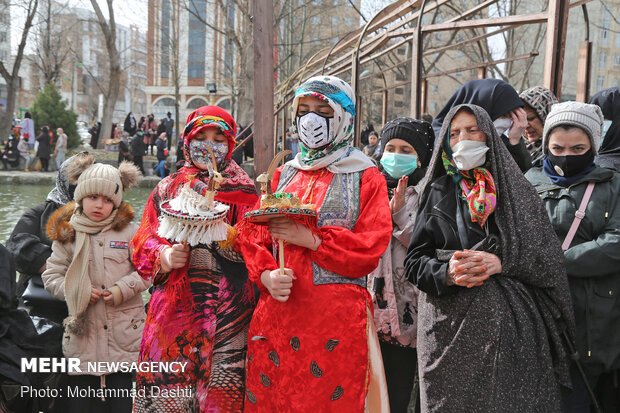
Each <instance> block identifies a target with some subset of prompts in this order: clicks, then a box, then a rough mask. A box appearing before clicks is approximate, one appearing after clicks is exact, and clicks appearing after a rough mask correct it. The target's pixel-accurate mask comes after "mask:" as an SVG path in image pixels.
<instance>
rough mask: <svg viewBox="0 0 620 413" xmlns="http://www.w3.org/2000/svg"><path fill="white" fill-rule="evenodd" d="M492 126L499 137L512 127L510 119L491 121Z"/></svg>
mask: <svg viewBox="0 0 620 413" xmlns="http://www.w3.org/2000/svg"><path fill="white" fill-rule="evenodd" d="M493 125H495V130H496V131H497V133H498V134H499V135H502V134H503V133H504V132H506V131H507V130H508V129H510V127H511V126H512V119H508V118H499V119H495V121H493Z"/></svg>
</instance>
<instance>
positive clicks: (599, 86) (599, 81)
mask: <svg viewBox="0 0 620 413" xmlns="http://www.w3.org/2000/svg"><path fill="white" fill-rule="evenodd" d="M604 87H605V76H598V77H597V78H596V91H597V92H598V91H600V90H603V88H604Z"/></svg>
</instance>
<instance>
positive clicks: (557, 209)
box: [526, 102, 620, 412]
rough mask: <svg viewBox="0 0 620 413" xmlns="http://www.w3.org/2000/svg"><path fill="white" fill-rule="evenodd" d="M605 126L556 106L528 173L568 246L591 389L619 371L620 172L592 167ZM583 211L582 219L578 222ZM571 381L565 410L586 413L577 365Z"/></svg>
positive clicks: (603, 398)
mask: <svg viewBox="0 0 620 413" xmlns="http://www.w3.org/2000/svg"><path fill="white" fill-rule="evenodd" d="M602 128H603V116H602V114H601V110H600V108H599V107H598V106H595V105H589V104H585V103H578V102H564V103H560V104H556V105H553V107H552V109H551V112H550V113H549V116H548V117H547V121H546V123H545V128H544V132H543V153H544V154H545V158H544V161H543V167H542V168H533V169H530V171H529V172H528V173H527V174H526V178H528V179H529V180H530V182H531V183H532V184H533V185H534V186H535V187H536V189H537V191H538V193H539V195H540V197H541V198H542V200H543V202H544V204H545V208H546V210H547V213H548V215H549V217H550V220H551V223H552V225H553V228H554V229H555V232H556V234H557V235H558V237H559V239H560V241H563V242H564V245H563V246H562V248H563V250H564V259H565V263H566V272H567V274H568V278H569V285H570V289H571V295H572V301H573V306H574V311H575V321H576V324H577V339H576V344H577V351H578V352H579V354H580V356H581V363H582V365H583V366H584V369H585V372H586V375H587V378H588V381H589V384H590V386H592V387H593V388H596V387H597V385H600V383H601V377H602V376H603V377H604V375H610V374H611V375H614V374H616V375H617V374H618V369H620V300H619V299H618V298H617V294H618V293H619V292H620V270H618V269H619V268H620V248H618V245H620V202H618V201H619V199H618V194H620V174H618V173H617V172H613V171H611V170H609V169H605V168H601V167H598V166H595V164H594V157H595V156H596V154H597V148H598V147H599V142H600V139H601V132H602ZM590 183H593V185H594V186H593V187H591V184H590ZM588 187H591V188H590V190H592V192H591V196H590V198H589V200H588V199H587V198H586V194H587V192H588ZM584 198H586V203H585V204H583V203H584V201H583V200H584ZM582 204H583V205H587V206H585V207H583V206H582ZM578 209H579V210H584V212H585V216H584V217H583V219H582V220H581V222H579V223H578V224H577V223H576V222H575V216H576V211H577V210H578ZM575 225H578V226H577V227H576V229H573V230H572V231H571V229H572V227H573V226H575ZM571 236H572V238H571ZM571 376H572V381H573V392H572V393H571V394H570V395H569V396H568V397H567V398H566V399H565V409H566V410H565V411H566V412H589V411H590V410H589V409H590V403H591V400H590V397H589V394H588V392H587V391H586V388H585V385H584V382H583V380H582V379H581V377H580V376H579V375H578V374H577V370H576V367H575V366H573V367H572V371H571ZM611 382H614V381H613V380H611ZM615 383H617V380H616V381H615ZM615 394H618V389H617V388H616V389H610V388H608V389H607V390H603V391H600V389H599V391H597V395H598V398H599V399H600V400H599V401H600V402H601V404H602V405H603V410H604V411H618V406H617V405H614V404H613V400H610V399H613V398H614V397H615V396H614V395H615ZM609 403H611V404H609Z"/></svg>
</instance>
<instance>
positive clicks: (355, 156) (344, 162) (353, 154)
mask: <svg viewBox="0 0 620 413" xmlns="http://www.w3.org/2000/svg"><path fill="white" fill-rule="evenodd" d="M304 96H314V97H317V98H319V99H321V100H324V101H326V102H327V103H329V106H331V108H332V109H334V140H333V141H332V142H331V143H329V144H328V145H327V146H325V147H323V148H319V149H311V148H308V147H306V146H305V145H304V144H303V142H302V141H301V140H300V141H299V147H300V152H299V153H298V154H297V156H296V157H295V158H294V159H293V160H291V161H289V162H287V165H290V166H292V167H294V168H297V169H301V170H304V171H313V170H317V169H321V168H327V170H328V171H330V172H332V173H351V172H359V171H363V170H365V169H368V168H372V167H374V166H375V164H374V163H373V162H372V161H371V160H370V158H368V157H367V156H366V155H364V153H362V151H360V150H359V149H357V148H355V147H353V146H352V144H353V127H354V124H353V121H354V119H355V94H354V93H353V89H351V86H349V84H348V83H346V82H345V81H344V80H342V79H340V78H338V77H336V76H315V77H312V78H310V79H308V80H306V81H305V82H304V83H303V84H302V85H301V86H300V87H299V88H298V89H297V91H296V92H295V99H294V100H293V119H294V120H293V127H294V128H295V133H299V132H298V130H297V121H296V119H297V107H298V105H299V99H300V98H301V97H304Z"/></svg>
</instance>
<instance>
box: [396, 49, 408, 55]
mask: <svg viewBox="0 0 620 413" xmlns="http://www.w3.org/2000/svg"><path fill="white" fill-rule="evenodd" d="M396 53H398V54H399V55H404V54H405V53H407V50H405V48H404V47H399V48H398V49H396Z"/></svg>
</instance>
